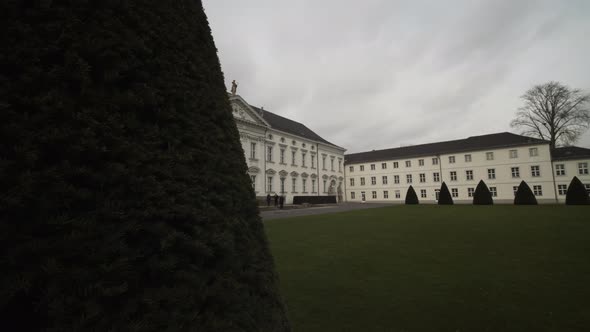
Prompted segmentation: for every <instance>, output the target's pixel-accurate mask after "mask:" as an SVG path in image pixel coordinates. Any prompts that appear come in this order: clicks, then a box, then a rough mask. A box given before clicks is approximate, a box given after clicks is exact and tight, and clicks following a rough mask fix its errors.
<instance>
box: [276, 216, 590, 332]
mask: <svg viewBox="0 0 590 332" xmlns="http://www.w3.org/2000/svg"><path fill="white" fill-rule="evenodd" d="M265 227H266V230H267V233H268V236H269V239H270V242H271V249H272V252H273V255H274V257H275V260H276V264H277V268H278V270H279V275H280V279H281V288H282V293H283V296H284V298H285V301H286V303H287V306H288V308H289V315H290V319H291V321H292V323H293V327H294V330H295V331H300V332H310V331H324V332H326V331H494V332H496V331H535V332H539V331H560V332H563V331H590V208H588V207H571V206H530V207H526V206H508V205H506V206H500V205H496V206H457V205H456V206H435V205H433V206H426V205H422V206H393V207H387V208H379V209H368V210H358V211H354V212H345V213H338V214H331V215H320V216H309V217H297V218H290V219H278V220H270V221H266V222H265Z"/></svg>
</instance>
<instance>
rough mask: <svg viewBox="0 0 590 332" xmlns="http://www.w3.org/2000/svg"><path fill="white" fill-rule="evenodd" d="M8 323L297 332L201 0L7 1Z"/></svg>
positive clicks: (1, 301)
mask: <svg viewBox="0 0 590 332" xmlns="http://www.w3.org/2000/svg"><path fill="white" fill-rule="evenodd" d="M0 12H1V13H2V14H1V15H2V20H1V23H0V27H1V29H2V36H3V40H2V42H3V44H4V48H3V49H2V51H0V52H1V54H0V58H1V60H0V154H1V157H0V188H2V195H0V252H1V254H0V266H2V273H0V316H1V317H0V320H1V322H2V329H3V330H4V331H33V330H34V331H38V330H46V329H47V330H51V331H288V330H289V325H288V322H287V320H286V318H285V317H286V316H285V308H284V306H283V304H282V301H281V299H280V296H279V295H278V288H277V276H276V274H275V272H274V266H273V261H272V257H271V255H270V252H269V248H268V242H267V239H266V237H265V234H264V231H263V225H262V222H261V220H260V218H259V216H258V210H257V207H256V203H255V198H254V193H253V191H252V189H251V187H250V183H249V179H248V177H247V176H246V164H245V161H244V155H243V151H242V148H241V145H240V142H239V136H238V132H237V129H236V126H235V124H234V122H233V119H232V115H231V108H230V105H229V101H228V98H227V93H226V89H225V86H224V79H223V75H222V73H221V69H220V65H219V60H218V57H217V53H216V49H215V45H214V43H213V39H212V36H211V32H210V29H209V25H208V22H207V18H206V16H205V14H204V11H203V8H202V5H201V2H200V1H193V0H190V1H189V0H175V1H110V0H105V1H2V2H1V4H0Z"/></svg>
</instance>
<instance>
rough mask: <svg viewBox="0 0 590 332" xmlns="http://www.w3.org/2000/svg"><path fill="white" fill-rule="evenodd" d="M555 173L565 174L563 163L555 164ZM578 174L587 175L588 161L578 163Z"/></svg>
mask: <svg viewBox="0 0 590 332" xmlns="http://www.w3.org/2000/svg"><path fill="white" fill-rule="evenodd" d="M555 175H557V176H563V175H566V174H565V164H555ZM578 175H588V163H578Z"/></svg>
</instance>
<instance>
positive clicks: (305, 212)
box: [260, 203, 394, 220]
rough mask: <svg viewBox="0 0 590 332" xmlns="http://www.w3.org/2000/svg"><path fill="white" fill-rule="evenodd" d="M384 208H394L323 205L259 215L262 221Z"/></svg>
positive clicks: (358, 204) (368, 205) (271, 211)
mask: <svg viewBox="0 0 590 332" xmlns="http://www.w3.org/2000/svg"><path fill="white" fill-rule="evenodd" d="M384 206H394V204H391V203H364V204H361V203H340V204H337V205H336V204H335V205H324V206H318V207H310V208H301V209H290V210H270V211H262V212H260V215H261V216H262V220H271V219H281V218H290V217H299V216H309V215H315V214H326V213H336V212H344V211H352V210H362V209H371V208H378V207H384Z"/></svg>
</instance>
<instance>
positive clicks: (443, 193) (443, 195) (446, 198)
mask: <svg viewBox="0 0 590 332" xmlns="http://www.w3.org/2000/svg"><path fill="white" fill-rule="evenodd" d="M438 205H453V197H451V192H450V191H449V188H448V187H447V184H446V183H444V182H443V183H442V185H441V186H440V193H439V194H438Z"/></svg>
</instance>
